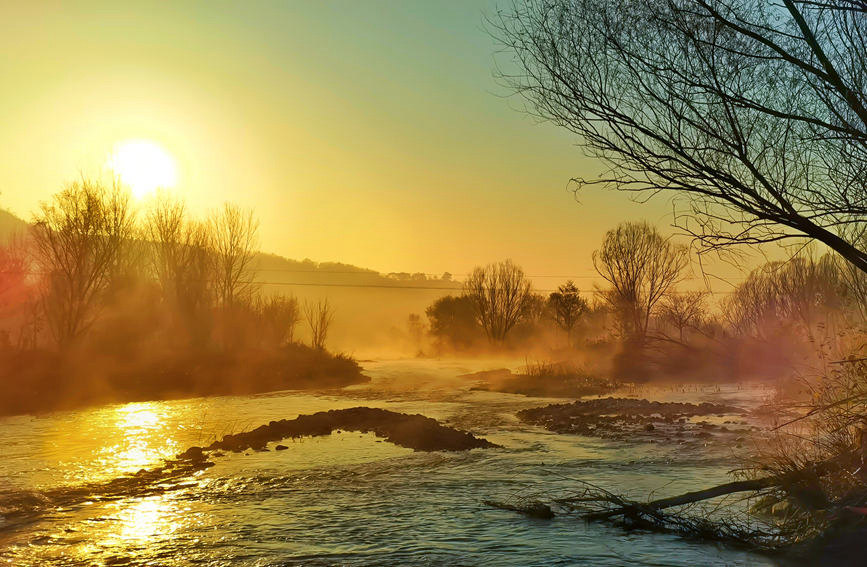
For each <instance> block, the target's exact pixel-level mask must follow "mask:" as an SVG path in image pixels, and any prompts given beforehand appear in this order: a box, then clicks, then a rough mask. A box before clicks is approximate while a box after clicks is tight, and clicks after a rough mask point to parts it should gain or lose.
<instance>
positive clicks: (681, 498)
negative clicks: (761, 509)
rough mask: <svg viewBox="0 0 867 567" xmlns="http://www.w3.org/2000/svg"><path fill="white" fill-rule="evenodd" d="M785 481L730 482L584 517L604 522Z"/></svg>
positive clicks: (782, 479) (755, 480)
mask: <svg viewBox="0 0 867 567" xmlns="http://www.w3.org/2000/svg"><path fill="white" fill-rule="evenodd" d="M787 476H788V475H787ZM785 481H786V479H785V478H784V477H765V478H757V479H753V480H738V481H735V482H728V483H726V484H720V485H718V486H713V487H711V488H705V489H704V490H696V491H693V492H687V493H685V494H679V495H677V496H669V497H668V498H660V499H659V500H653V501H651V502H647V503H643V504H639V503H637V502H627V501H624V503H623V505H622V506H621V507H620V508H615V509H612V510H603V511H600V512H591V513H589V514H586V515H585V516H584V517H585V518H586V519H588V520H604V519H606V518H611V517H613V516H619V515H621V514H625V513H628V512H629V511H630V510H633V509H635V508H641V509H644V510H664V509H666V508H671V507H673V506H683V505H686V504H694V503H696V502H701V501H703V500H710V499H711V498H716V497H718V496H726V495H728V494H735V493H737V492H752V491H756V490H762V489H764V488H770V487H772V486H780V485H782V484H785Z"/></svg>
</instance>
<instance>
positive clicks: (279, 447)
mask: <svg viewBox="0 0 867 567" xmlns="http://www.w3.org/2000/svg"><path fill="white" fill-rule="evenodd" d="M288 448H289V447H287V446H286V445H277V446H276V447H274V450H275V451H285V450H286V449H288Z"/></svg>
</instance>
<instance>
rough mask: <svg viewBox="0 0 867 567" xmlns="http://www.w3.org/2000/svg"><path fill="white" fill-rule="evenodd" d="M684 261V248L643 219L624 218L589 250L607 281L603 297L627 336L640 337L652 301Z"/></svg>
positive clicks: (676, 277)
mask: <svg viewBox="0 0 867 567" xmlns="http://www.w3.org/2000/svg"><path fill="white" fill-rule="evenodd" d="M687 263H688V258H687V251H686V248H685V247H683V246H679V245H677V244H675V243H673V242H671V241H670V240H669V239H666V238H663V237H662V235H660V234H659V232H657V230H656V229H655V228H654V227H652V226H650V225H649V224H647V223H646V222H641V223H634V222H624V223H621V224H620V225H618V226H617V228H615V229H613V230H609V231H608V232H607V233H606V234H605V239H604V240H603V241H602V247H601V248H600V249H599V250H596V251H595V252H593V265H594V266H595V267H596V271H597V272H599V275H600V276H602V277H603V278H604V279H605V280H606V281H607V282H608V283H609V284H611V289H610V290H607V291H606V292H605V295H604V297H605V299H606V300H607V301H608V303H610V304H611V306H612V308H614V310H615V312H616V313H617V314H618V316H619V320H620V325H621V330H622V332H623V334H624V335H625V336H626V337H627V338H629V339H632V340H635V341H636V342H638V343H641V342H643V341H644V339H645V337H646V336H647V328H648V325H649V324H650V316H651V315H652V314H653V310H654V308H655V307H656V304H657V303H658V302H659V300H660V299H662V298H663V297H664V296H665V294H666V293H667V292H668V291H669V290H670V289H671V288H672V287H673V286H674V285H675V284H676V283H677V282H678V280H679V279H680V277H681V273H682V272H683V270H684V268H686V265H687Z"/></svg>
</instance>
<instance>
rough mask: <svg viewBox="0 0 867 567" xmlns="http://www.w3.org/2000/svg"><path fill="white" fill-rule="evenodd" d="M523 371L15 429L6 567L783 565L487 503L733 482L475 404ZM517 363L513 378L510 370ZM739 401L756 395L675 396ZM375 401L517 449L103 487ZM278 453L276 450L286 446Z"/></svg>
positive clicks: (366, 456) (381, 368) (352, 458)
mask: <svg viewBox="0 0 867 567" xmlns="http://www.w3.org/2000/svg"><path fill="white" fill-rule="evenodd" d="M497 364H499V365H500V366H504V365H505V366H509V365H510V364H509V361H499V362H498V361H494V362H491V361H485V362H478V361H457V362H456V361H433V362H431V361H414V360H412V361H377V362H366V363H364V366H365V370H366V372H367V374H368V375H370V376H371V377H372V378H373V380H372V382H371V384H369V385H364V386H360V387H353V388H350V389H348V391H346V392H343V393H341V394H340V395H311V394H307V393H297V392H280V393H272V394H267V395H259V396H238V397H219V398H208V399H192V400H177V401H168V402H148V403H132V404H124V405H114V406H106V407H101V408H92V409H84V410H78V411H69V412H62V413H55V414H51V415H45V416H39V417H29V416H27V417H13V418H6V419H0V563H5V564H9V565H15V566H19V565H22V566H24V565H64V566H65V565H167V566H169V565H171V566H175V565H249V566H271V565H274V566H276V565H335V564H338V565H407V564H410V565H576V564H577V565H624V564H629V565H648V566H649V565H666V566H674V565H684V566H695V565H772V564H773V562H772V561H770V560H769V559H767V558H765V557H762V556H758V555H751V554H749V553H746V552H743V551H739V550H734V549H729V548H725V547H720V546H716V545H713V544H706V543H699V542H688V541H685V540H683V539H681V538H678V537H675V536H669V535H659V534H647V533H627V532H624V531H623V530H620V529H617V528H615V527H609V526H604V525H588V524H585V523H584V522H583V521H581V520H578V519H575V518H572V517H566V516H562V517H557V518H555V519H554V520H536V519H530V518H526V517H523V516H520V515H517V514H515V513H513V512H508V511H503V510H499V509H494V508H491V507H489V506H486V505H485V504H483V500H485V499H500V500H503V499H508V498H509V497H510V496H511V495H514V494H527V493H532V492H538V493H541V494H543V495H556V494H562V493H564V492H566V491H568V490H570V489H574V488H575V486H576V485H575V482H574V481H573V480H572V479H575V478H580V479H583V480H587V481H590V482H593V483H594V484H597V485H599V486H603V487H606V488H610V489H614V490H615V491H619V492H623V491H627V492H629V493H630V494H632V495H634V496H645V495H647V494H648V493H650V492H652V491H656V494H657V495H659V496H664V495H667V494H674V493H678V492H682V491H686V490H691V489H695V488H700V487H703V486H708V485H710V484H712V483H717V482H720V481H724V480H726V475H725V472H726V471H727V470H728V469H730V468H732V466H734V465H735V464H736V461H735V456H734V455H732V454H730V453H729V451H728V449H725V448H722V447H713V446H708V447H701V446H689V447H685V446H681V445H664V444H650V443H632V444H629V443H627V444H624V443H613V442H610V441H604V440H599V439H592V438H586V437H578V436H572V435H556V434H551V433H548V432H546V431H544V430H541V429H537V428H533V427H528V426H525V425H522V424H520V423H519V422H518V421H517V419H516V418H515V417H514V413H515V411H517V410H518V409H522V408H525V407H535V406H538V405H544V404H545V403H548V402H549V401H550V400H540V399H532V398H524V397H522V396H513V395H508V394H496V393H489V392H474V391H470V389H469V388H470V386H471V384H470V383H469V382H468V381H467V379H466V378H461V377H460V375H461V374H463V373H466V372H472V371H476V370H480V369H484V368H492V367H495V366H497ZM512 366H516V365H515V364H512ZM668 395H669V397H671V398H680V399H694V400H695V399H701V400H708V401H714V400H717V401H719V400H720V397H721V396H723V395H725V396H726V398H725V399H726V400H732V399H736V398H737V397H738V396H740V397H742V398H749V397H750V396H752V397H756V395H757V394H756V393H755V392H740V391H736V390H731V389H730V390H729V391H724V392H722V393H718V392H716V391H704V392H703V391H692V392H669V393H668ZM356 405H368V406H377V407H387V408H389V409H393V410H395V411H402V412H410V413H422V414H425V415H428V416H431V417H434V418H437V419H440V420H443V421H445V422H447V423H449V424H451V425H454V426H457V427H461V428H465V429H468V430H471V431H472V432H474V433H476V434H478V435H482V436H484V437H487V438H488V439H490V440H491V441H494V442H496V443H498V444H501V445H503V446H504V447H505V448H504V449H494V450H474V451H469V452H463V453H415V452H413V451H411V450H409V449H405V448H402V447H396V446H394V445H392V444H390V443H387V442H383V441H381V440H378V439H376V438H375V437H374V436H372V435H361V434H358V433H351V432H345V433H335V434H333V435H331V436H329V437H320V438H308V439H304V440H301V441H296V442H285V444H287V445H288V446H289V449H288V450H285V451H280V452H277V451H273V450H271V451H267V452H253V453H249V454H246V455H245V454H228V455H226V456H223V457H218V458H216V459H214V460H215V462H216V465H215V466H214V467H212V468H209V469H207V470H205V471H200V472H198V473H195V474H194V475H190V476H186V477H183V478H179V479H171V480H166V481H165V482H164V483H162V484H161V485H159V486H156V487H150V489H149V490H147V491H135V493H133V494H120V495H117V494H113V495H106V494H105V493H104V492H102V491H101V489H100V488H99V487H100V483H105V482H107V481H110V480H111V479H114V478H117V477H118V476H122V475H126V474H130V473H134V472H136V471H138V470H140V469H142V468H151V467H155V466H159V465H160V464H161V463H162V461H163V459H165V458H171V457H173V456H174V455H176V454H177V453H179V452H181V451H183V450H184V449H185V448H187V447H189V446H191V445H205V444H207V443H209V442H210V441H212V440H214V439H215V438H219V437H221V436H222V435H224V434H226V433H231V432H238V431H243V430H246V429H250V428H253V427H256V426H258V425H261V424H263V423H267V422H268V421H270V420H272V419H284V418H292V417H295V416H297V415H298V414H300V413H311V412H314V411H319V410H326V409H335V408H343V407H352V406H356ZM273 445H274V444H272V445H271V448H273Z"/></svg>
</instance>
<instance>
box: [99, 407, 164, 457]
mask: <svg viewBox="0 0 867 567" xmlns="http://www.w3.org/2000/svg"><path fill="white" fill-rule="evenodd" d="M107 421H113V423H110V427H111V429H113V430H114V435H109V436H107V437H106V438H107V439H118V440H119V441H118V442H117V443H115V444H113V445H108V446H104V447H102V448H101V449H100V450H99V452H98V462H99V464H100V465H101V467H100V468H101V469H102V471H101V472H105V471H106V470H110V471H112V472H113V473H114V474H124V473H131V472H135V471H138V470H139V469H142V468H147V467H149V466H152V465H154V464H156V463H158V462H160V461H161V460H162V459H166V458H170V457H172V456H173V455H175V454H177V453H178V452H179V444H178V442H177V441H176V440H175V439H174V435H173V433H174V428H170V427H168V425H167V423H166V422H167V416H166V415H165V407H164V406H163V405H162V404H158V403H155V402H140V403H131V404H126V405H123V406H120V407H117V408H115V409H114V412H113V415H110V416H108V419H107Z"/></svg>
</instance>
